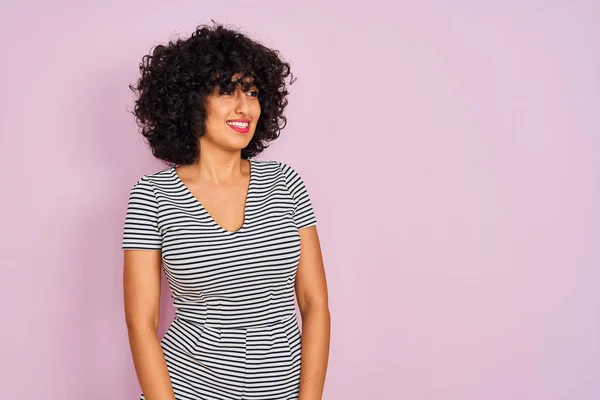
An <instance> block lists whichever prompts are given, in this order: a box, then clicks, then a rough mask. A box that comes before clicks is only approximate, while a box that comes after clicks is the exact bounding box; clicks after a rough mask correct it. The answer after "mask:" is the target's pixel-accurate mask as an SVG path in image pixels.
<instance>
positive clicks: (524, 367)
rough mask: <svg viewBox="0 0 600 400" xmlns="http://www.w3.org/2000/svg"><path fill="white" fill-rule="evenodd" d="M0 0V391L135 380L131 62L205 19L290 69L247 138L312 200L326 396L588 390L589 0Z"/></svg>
mask: <svg viewBox="0 0 600 400" xmlns="http://www.w3.org/2000/svg"><path fill="white" fill-rule="evenodd" d="M7 3H8V2H5V3H3V5H2V6H1V9H0V16H1V17H0V18H1V20H0V34H1V37H2V38H3V44H2V47H1V57H0V59H1V61H0V83H1V89H0V92H1V104H0V130H1V137H0V151H1V156H0V167H1V168H2V171H3V175H2V179H3V185H2V188H3V189H2V190H3V193H2V196H1V197H0V201H1V202H2V204H1V207H0V219H1V221H2V229H1V238H0V243H1V246H2V247H1V249H0V250H1V251H2V277H1V279H0V295H1V299H0V307H2V309H1V312H2V313H1V316H2V318H1V321H2V326H1V330H0V332H1V335H2V336H1V338H0V346H1V348H0V354H1V355H0V398H2V399H6V400H20V399H32V400H33V399H41V398H43V399H47V400H59V399H60V400H65V399H69V400H70V399H73V400H78V399H88V400H101V399H102V400H106V399H119V400H120V399H122V400H125V399H135V398H137V396H138V394H139V386H138V383H137V380H136V378H135V374H134V370H133V366H132V362H131V356H130V353H129V347H128V342H127V334H126V329H125V323H124V317H123V309H122V287H121V283H122V281H121V273H122V271H121V268H122V264H121V262H122V252H121V249H120V244H121V233H122V224H123V218H124V212H125V207H126V200H127V195H128V191H129V189H130V188H131V186H132V185H133V183H134V182H135V181H136V180H137V179H138V178H139V177H140V176H141V175H143V174H145V173H151V172H154V171H157V170H158V169H159V168H162V165H161V164H160V163H158V162H157V161H154V160H152V157H151V155H150V152H149V150H148V149H147V148H146V146H145V145H144V144H143V142H142V140H141V135H139V134H137V132H136V126H135V124H134V121H133V117H132V116H131V115H130V114H128V113H127V111H126V110H127V108H128V107H131V105H132V94H131V93H130V91H129V89H128V87H127V85H128V84H129V83H131V82H133V81H134V80H135V78H136V77H137V72H138V71H137V66H138V63H139V61H140V58H141V56H142V55H144V54H145V53H147V52H148V51H149V50H150V48H151V47H152V46H153V45H155V44H158V43H160V42H164V41H166V40H167V39H168V38H169V37H170V36H172V35H176V34H178V33H180V34H184V35H186V34H188V33H190V32H191V30H192V29H193V28H194V27H195V26H196V24H198V23H204V22H209V21H210V19H211V18H212V19H216V20H218V21H220V22H225V23H234V24H238V25H239V26H240V27H241V28H242V29H243V30H244V31H245V32H247V33H249V34H250V35H252V36H253V37H254V38H256V39H259V40H262V41H263V42H264V43H265V44H267V45H269V46H273V47H275V48H277V49H279V50H281V52H282V53H283V55H284V56H285V58H286V59H287V60H288V61H290V62H291V63H292V66H293V72H294V73H295V75H296V76H297V77H298V81H297V82H296V83H294V85H292V86H291V87H290V90H291V95H290V106H289V112H288V114H287V115H288V117H289V125H288V127H287V128H286V129H285V130H284V132H283V135H282V137H281V139H280V140H279V141H278V142H276V143H275V144H274V145H273V146H272V147H271V148H270V149H269V150H268V151H267V152H266V153H265V154H264V156H263V157H262V159H279V160H283V161H286V162H288V163H289V164H290V165H292V166H294V167H295V168H296V169H297V170H298V171H299V172H300V173H301V174H302V175H303V177H304V179H305V181H306V183H307V186H308V187H309V190H310V193H311V196H312V198H313V202H314V206H315V211H316V213H317V217H318V219H319V229H320V233H321V238H322V245H323V252H324V257H325V263H326V268H327V274H328V280H329V288H330V297H331V301H330V306H331V312H332V322H333V330H332V346H331V357H330V364H329V371H328V376H327V383H326V389H325V395H324V398H325V399H329V400H333V399H357V400H358V399H361V400H362V399H411V400H430V399H435V400H438V399H440V400H454V399H457V400H459V399H460V400H480V399H485V400H495V399H498V400H507V399H511V400H512V399H522V400H550V399H552V400H555V399H565V400H567V399H568V400H575V399H577V400H588V399H589V400H592V399H598V398H600V380H599V377H600V344H599V343H600V289H599V288H598V287H599V282H600V268H599V266H600V245H599V237H600V228H599V227H600V210H599V202H600V156H599V154H600V135H599V132H600V118H599V113H600V111H599V110H600V79H599V73H598V71H600V48H599V44H598V43H599V42H600V23H599V22H598V21H600V5H599V4H600V3H598V2H597V1H587V2H586V1H577V2H569V1H506V2H500V1H475V0H471V1H469V0H465V1H458V2H446V1H441V0H439V1H433V0H427V1H421V2H396V1H391V0H389V1H388V2H383V1H372V0H370V1H364V2H362V4H352V2H342V1H340V2H336V1H333V0H331V1H318V2H307V1H298V2H284V1H269V2H267V1H259V2H250V1H223V2H219V1H211V2H200V1H198V0H194V1H177V2H167V1H150V0H134V1H104V2H94V3H92V2H82V1H55V2H44V1H36V2H32V1H21V2H16V1H13V2H11V4H7ZM86 3H89V4H86ZM449 4H451V5H449ZM575 4H576V5H575ZM169 300H170V299H169V293H167V292H165V293H163V305H164V307H165V309H166V310H167V311H166V312H165V313H163V315H162V318H161V320H162V322H161V330H163V331H164V329H165V328H166V326H167V325H168V323H169V321H170V318H171V317H172V310H171V308H170V305H169V304H170V303H169Z"/></svg>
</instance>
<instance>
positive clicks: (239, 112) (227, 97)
mask: <svg viewBox="0 0 600 400" xmlns="http://www.w3.org/2000/svg"><path fill="white" fill-rule="evenodd" d="M240 76H241V74H239V73H238V74H235V75H233V77H232V79H231V80H232V81H237V80H238V79H239V77H240ZM245 80H246V82H250V83H251V82H252V81H253V79H252V78H250V77H246V78H245ZM259 117H260V103H259V101H258V88H257V87H256V86H250V90H249V91H247V92H244V91H243V90H242V87H241V85H240V84H239V83H236V85H235V90H234V91H232V92H226V91H225V92H223V93H219V87H215V89H214V90H213V92H212V93H211V94H210V95H209V96H207V98H206V121H205V124H206V133H205V135H204V136H203V137H201V138H200V141H201V143H202V144H203V145H204V144H207V145H209V146H216V147H219V148H222V149H223V150H227V151H239V150H241V149H243V148H244V147H246V146H247V145H248V143H250V140H252V137H253V136H254V132H255V130H256V124H257V122H258V118H259Z"/></svg>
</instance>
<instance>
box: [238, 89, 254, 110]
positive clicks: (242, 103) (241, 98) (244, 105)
mask: <svg viewBox="0 0 600 400" xmlns="http://www.w3.org/2000/svg"><path fill="white" fill-rule="evenodd" d="M236 99H237V101H236V107H235V112H236V113H237V114H241V115H247V114H249V113H250V105H249V104H248V97H247V95H246V93H244V92H243V91H242V90H241V89H240V88H238V89H237V90H236Z"/></svg>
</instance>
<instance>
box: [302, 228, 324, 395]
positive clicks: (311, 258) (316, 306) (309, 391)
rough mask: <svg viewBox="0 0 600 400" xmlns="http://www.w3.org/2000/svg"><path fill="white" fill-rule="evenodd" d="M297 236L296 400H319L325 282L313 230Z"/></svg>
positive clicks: (320, 392) (304, 231) (322, 380)
mask: <svg viewBox="0 0 600 400" xmlns="http://www.w3.org/2000/svg"><path fill="white" fill-rule="evenodd" d="M299 232H300V262H299V264H298V271H297V272H296V288H295V289H296V297H297V299H298V307H299V308H300V313H301V315H302V364H301V369H300V395H299V397H298V399H299V400H321V398H322V395H323V387H324V385H325V374H326V371H327V362H328V359H329V341H330V329H331V318H330V314H329V306H328V297H327V282H326V279H325V269H324V266H323V257H322V255H321V246H320V243H319V236H318V233H317V228H316V226H314V225H313V226H309V227H306V228H303V229H300V230H299Z"/></svg>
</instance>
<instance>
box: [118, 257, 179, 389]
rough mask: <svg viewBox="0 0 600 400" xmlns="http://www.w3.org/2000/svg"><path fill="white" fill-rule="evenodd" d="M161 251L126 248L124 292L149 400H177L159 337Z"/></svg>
mask: <svg viewBox="0 0 600 400" xmlns="http://www.w3.org/2000/svg"><path fill="white" fill-rule="evenodd" d="M160 266H161V256H160V250H125V251H124V261H123V294H124V305H125V321H126V324H127V331H128V335H129V346H130V348H131V354H132V356H133V364H134V367H135V371H136V375H137V378H138V381H139V383H140V387H141V389H142V392H143V393H144V397H145V398H146V400H175V395H174V394H173V388H172V385H171V380H170V378H169V373H168V369H167V364H166V361H165V356H164V354H163V352H162V348H161V346H160V340H159V339H158V335H157V329H158V316H159V308H160Z"/></svg>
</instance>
